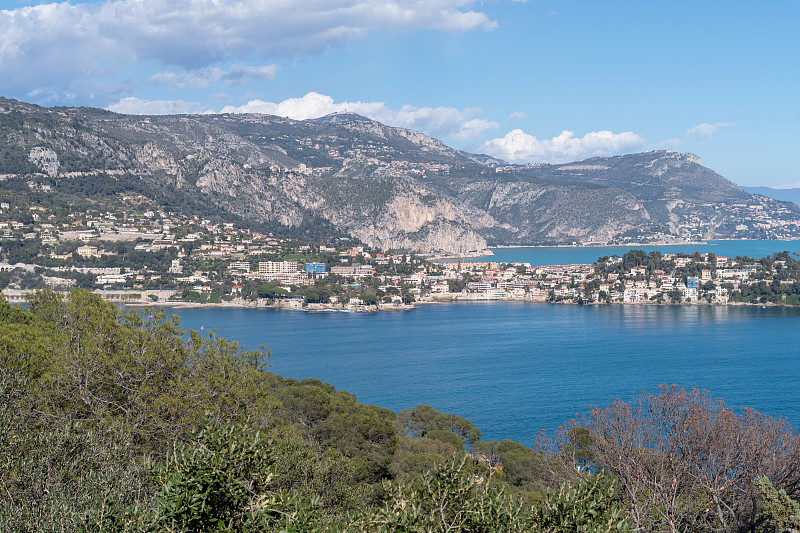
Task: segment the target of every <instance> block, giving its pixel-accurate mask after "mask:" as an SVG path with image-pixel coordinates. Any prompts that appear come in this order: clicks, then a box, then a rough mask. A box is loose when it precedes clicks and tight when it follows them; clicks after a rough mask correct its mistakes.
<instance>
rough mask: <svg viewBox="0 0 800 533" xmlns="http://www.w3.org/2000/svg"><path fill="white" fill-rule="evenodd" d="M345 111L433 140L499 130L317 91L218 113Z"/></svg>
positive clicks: (146, 106) (468, 118)
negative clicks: (354, 100) (348, 99)
mask: <svg viewBox="0 0 800 533" xmlns="http://www.w3.org/2000/svg"><path fill="white" fill-rule="evenodd" d="M108 109H110V110H111V111H116V112H118V113H127V114H132V115H137V114H147V115H150V114H171V113H203V112H209V111H208V110H206V109H203V106H202V105H200V104H198V103H196V102H180V101H173V100H153V101H151V100H141V99H138V98H123V99H121V100H120V101H119V102H117V103H115V104H112V105H111V106H109V107H108ZM344 111H348V112H351V113H358V114H359V115H363V116H365V117H369V118H371V119H373V120H377V121H378V122H381V123H383V124H387V125H389V126H396V127H400V128H409V129H414V130H419V131H422V132H424V133H426V134H428V135H432V136H434V137H450V138H453V139H455V140H458V141H466V140H469V139H474V138H476V137H478V136H479V135H481V134H482V133H483V132H484V131H486V130H489V129H497V128H498V127H499V126H498V124H497V123H496V122H491V121H488V120H484V119H482V118H477V115H480V113H481V110H480V109H477V108H468V109H464V110H458V109H455V108H453V107H414V106H410V105H405V106H402V107H401V108H400V109H391V108H390V107H388V106H387V105H386V104H385V103H384V102H360V101H359V102H335V101H334V99H333V98H332V97H330V96H328V95H325V94H320V93H316V92H310V93H308V94H306V95H305V96H302V97H298V98H288V99H286V100H283V101H281V102H267V101H264V100H250V101H249V102H247V103H246V104H244V105H241V106H230V105H229V106H225V107H223V108H222V109H221V110H219V112H220V113H265V114H268V115H278V116H282V117H288V118H292V119H295V120H306V119H310V118H318V117H322V116H325V115H329V114H331V113H341V112H344Z"/></svg>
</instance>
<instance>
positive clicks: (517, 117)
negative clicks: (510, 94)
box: [508, 111, 525, 122]
mask: <svg viewBox="0 0 800 533" xmlns="http://www.w3.org/2000/svg"><path fill="white" fill-rule="evenodd" d="M523 118H525V113H523V112H521V111H514V112H513V113H511V114H510V115H508V121H509V122H517V121H518V120H522V119H523Z"/></svg>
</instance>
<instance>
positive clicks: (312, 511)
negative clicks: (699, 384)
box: [0, 290, 800, 532]
mask: <svg viewBox="0 0 800 533" xmlns="http://www.w3.org/2000/svg"><path fill="white" fill-rule="evenodd" d="M268 356H269V352H266V351H264V350H263V349H262V350H256V351H245V350H243V349H241V348H240V347H239V346H238V345H237V344H236V343H235V342H231V341H228V340H225V339H222V338H220V337H218V336H217V335H216V334H214V333H211V334H209V335H200V334H198V333H196V332H190V333H189V335H188V336H185V335H184V332H183V331H182V330H180V329H179V325H178V323H177V319H175V318H170V317H168V316H166V315H165V314H163V313H154V314H152V315H150V314H144V315H143V314H137V313H135V312H127V313H123V312H121V311H120V310H118V309H117V308H116V307H114V306H113V305H111V304H109V303H107V302H104V301H102V300H100V299H99V298H97V297H96V296H94V295H93V294H91V293H90V292H88V291H85V290H74V291H72V292H70V293H69V294H68V295H66V296H62V295H58V294H56V293H54V292H50V291H40V292H37V293H35V294H34V295H33V296H31V298H30V299H29V302H28V306H27V308H24V307H21V306H12V305H9V304H8V302H6V301H5V300H0V530H2V531H242V532H245V531H248V532H255V531H289V532H300V531H365V532H366V531H386V532H389V531H396V532H400V531H403V532H423V531H425V532H428V531H442V532H445V531H449V532H489V531H548V532H562V531H563V532H567V531H585V532H589V531H607V532H612V531H633V530H634V528H636V527H637V526H639V527H643V528H645V529H646V530H647V531H739V530H744V529H747V528H752V529H748V530H753V531H783V529H776V528H781V527H788V526H792V527H794V524H796V519H797V517H796V512H795V510H796V509H797V503H796V499H797V495H798V489H800V441H799V440H798V435H797V434H796V433H795V432H794V431H793V430H792V429H791V428H789V427H788V426H787V425H786V424H785V423H784V422H782V421H780V420H774V419H771V418H769V417H764V416H762V415H759V414H758V413H754V412H752V411H746V412H745V413H743V414H741V415H739V414H735V413H733V412H732V411H730V410H729V409H727V408H725V407H724V405H723V404H721V403H720V402H714V401H712V400H710V399H709V398H708V396H707V395H705V394H704V393H700V392H697V391H685V390H683V389H676V388H664V389H662V390H661V391H660V392H659V394H658V395H654V396H653V395H642V396H641V397H640V398H638V399H636V400H634V401H633V402H631V403H624V402H617V403H616V404H614V405H613V406H610V407H608V408H606V409H599V408H598V409H596V410H595V411H593V412H592V413H589V414H588V415H587V416H586V418H585V419H584V420H581V421H580V422H577V421H573V422H570V423H568V424H567V425H566V426H565V428H564V429H563V431H561V432H559V433H557V434H556V435H553V436H551V437H550V438H548V439H543V440H542V442H541V443H540V445H539V446H538V447H537V448H536V449H533V448H529V447H526V446H524V445H522V444H519V443H515V442H512V441H507V440H503V441H502V442H497V441H490V442H486V441H482V440H481V431H480V430H479V429H478V428H475V427H474V426H473V424H472V423H471V422H469V421H468V420H466V419H464V418H463V417H459V416H457V415H453V414H445V413H441V412H439V411H436V410H435V409H434V408H432V407H430V406H427V405H419V406H417V407H415V408H413V409H408V410H405V411H402V412H400V413H399V414H397V413H394V412H392V411H389V410H387V409H383V408H380V407H376V406H372V405H364V404H361V403H359V402H358V401H356V398H355V397H354V396H353V395H352V394H349V393H347V392H344V391H337V390H336V389H335V388H334V387H332V386H331V385H328V384H326V383H323V382H321V381H319V380H313V379H307V380H303V381H297V380H293V379H284V378H282V377H281V376H278V375H275V374H272V373H270V372H269V371H268V370H267V364H266V361H267V358H268ZM762 493H763V494H764V496H763V497H762Z"/></svg>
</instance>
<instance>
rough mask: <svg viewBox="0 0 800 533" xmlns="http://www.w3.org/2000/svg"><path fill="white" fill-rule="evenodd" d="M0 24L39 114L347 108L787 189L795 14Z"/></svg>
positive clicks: (734, 10)
mask: <svg viewBox="0 0 800 533" xmlns="http://www.w3.org/2000/svg"><path fill="white" fill-rule="evenodd" d="M0 9H2V11H0V95H2V96H6V97H10V98H16V99H19V100H24V101H28V102H33V103H37V104H40V105H46V106H52V105H86V106H96V107H104V108H108V109H112V110H115V111H118V112H125V113H178V112H219V111H230V112H248V111H252V112H264V113H273V114H281V115H285V116H290V117H292V118H299V119H302V118H311V117H314V116H319V115H322V114H327V113H329V112H333V111H341V110H345V109H346V110H348V111H354V112H358V113H361V114H363V115H367V116H370V117H372V118H375V119H376V120H380V121H382V122H384V123H387V124H391V125H396V126H403V127H409V128H413V129H419V130H421V131H424V132H425V133H427V134H429V135H432V136H435V137H438V138H441V139H443V140H444V141H445V142H447V143H448V144H449V145H451V146H454V147H457V148H461V149H466V150H470V151H474V152H483V153H490V154H492V155H495V156H498V157H501V158H504V159H506V160H509V161H513V162H520V163H522V162H563V161H570V160H577V159H582V158H585V157H591V156H594V155H615V154H620V153H629V152H637V151H643V150H653V149H663V148H668V149H673V150H678V151H686V152H694V153H696V154H698V155H699V156H700V157H701V158H702V160H703V163H704V164H705V165H706V166H708V167H710V168H713V169H714V170H716V171H718V172H720V173H721V174H723V175H724V176H726V177H728V178H730V179H731V180H733V181H734V182H736V183H738V184H741V185H766V186H786V185H790V184H797V183H798V182H800V157H798V155H800V55H799V54H798V51H800V37H798V35H800V33H798V32H797V31H796V23H797V21H798V20H800V2H792V1H783V2H769V1H767V2H760V3H754V2H738V1H730V0H729V1H727V2H716V1H707V2H696V1H693V2H680V1H673V2H669V3H656V2H633V1H630V2H615V1H609V2H597V1H567V0H561V1H555V0H553V1H551V0H528V1H510V0H486V1H483V2H479V1H471V0H391V1H389V0H302V1H300V0H269V1H261V2H258V1H231V0H216V1H214V0H176V1H163V0H161V1H158V0H116V1H103V0H100V1H92V2H81V1H76V0H73V1H71V2H64V3H60V4H53V3H47V2H30V1H17V0H4V1H3V0H0ZM796 186H798V187H800V184H798V185H796Z"/></svg>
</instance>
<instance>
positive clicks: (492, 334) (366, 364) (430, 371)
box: [176, 302, 800, 444]
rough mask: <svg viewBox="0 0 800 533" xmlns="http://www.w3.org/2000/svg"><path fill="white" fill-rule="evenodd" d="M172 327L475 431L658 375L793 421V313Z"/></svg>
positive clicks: (705, 311) (628, 391) (264, 317)
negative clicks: (430, 410) (261, 350)
mask: <svg viewBox="0 0 800 533" xmlns="http://www.w3.org/2000/svg"><path fill="white" fill-rule="evenodd" d="M176 313H177V314H178V315H179V316H180V317H181V319H182V324H183V326H184V327H188V328H192V329H199V328H200V327H201V326H203V327H204V329H205V330H206V331H208V330H209V329H210V328H217V329H218V330H219V332H220V334H221V335H222V336H225V337H227V338H231V339H235V340H238V341H239V342H240V343H241V344H242V345H243V346H245V347H248V348H255V347H257V346H259V345H262V344H263V345H266V347H267V348H268V349H270V350H271V351H272V357H271V363H272V368H271V370H272V371H273V372H276V373H278V374H281V375H283V376H286V377H294V378H298V379H302V378H306V377H312V378H318V379H321V380H323V381H327V382H329V383H331V384H333V385H334V386H336V387H337V388H338V389H344V390H347V391H350V392H352V393H354V394H355V395H356V396H357V398H358V399H359V401H362V402H366V403H371V404H376V405H380V406H383V407H388V408H389V409H392V410H395V411H397V410H400V409H405V408H410V407H414V406H415V405H416V404H418V403H426V404H430V405H432V406H434V407H435V408H436V409H439V410H440V411H444V412H450V413H457V414H459V415H462V416H465V417H466V418H468V419H470V420H471V421H473V423H475V425H476V426H478V427H479V428H481V429H482V430H483V432H484V436H485V438H488V439H502V438H510V439H513V440H516V441H519V442H523V443H527V444H531V443H532V442H533V439H534V436H535V434H536V433H537V432H538V431H539V430H541V429H545V430H548V431H552V430H554V429H555V428H557V427H558V426H559V425H560V424H562V423H563V422H565V421H566V420H568V419H569V418H571V417H573V416H575V415H576V414H580V413H585V412H587V411H588V410H589V409H590V408H591V407H592V406H594V405H600V406H603V405H607V404H609V403H610V402H612V401H614V399H615V398H623V399H629V398H631V396H632V395H633V394H637V393H639V392H643V391H646V392H656V391H657V387H658V385H659V384H663V383H668V384H678V385H682V386H686V387H698V388H703V389H707V390H708V391H710V393H711V395H712V396H713V397H719V398H722V399H723V400H725V401H726V403H727V404H728V405H729V406H731V407H736V408H741V407H752V408H755V409H757V410H759V411H761V412H764V413H769V414H776V415H778V416H780V417H782V418H786V419H788V420H789V422H790V423H792V425H794V426H795V427H797V426H799V425H800V397H799V396H798V378H800V345H799V344H798V341H800V309H795V308H777V307H769V308H761V307H733V306H729V307H712V306H685V307H671V306H663V307H658V306H622V305H607V306H575V305H552V304H531V303H527V304H525V303H511V302H485V303H454V304H443V305H427V306H420V307H419V308H418V309H416V310H414V311H408V312H397V313H389V312H385V313H304V312H301V311H279V310H268V309H262V310H258V309H220V308H200V309H180V310H176Z"/></svg>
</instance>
